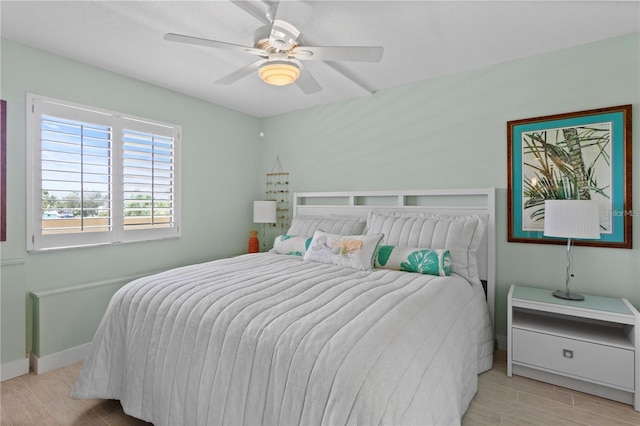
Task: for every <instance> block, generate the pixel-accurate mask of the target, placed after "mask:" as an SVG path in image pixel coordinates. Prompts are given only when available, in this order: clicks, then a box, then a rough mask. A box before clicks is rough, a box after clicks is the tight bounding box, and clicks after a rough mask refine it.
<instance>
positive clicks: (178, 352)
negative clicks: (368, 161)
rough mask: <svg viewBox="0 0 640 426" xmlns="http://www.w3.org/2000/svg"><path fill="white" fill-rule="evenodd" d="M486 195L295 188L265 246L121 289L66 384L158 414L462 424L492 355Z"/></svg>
mask: <svg viewBox="0 0 640 426" xmlns="http://www.w3.org/2000/svg"><path fill="white" fill-rule="evenodd" d="M494 204H495V195H494V189H493V188H489V189H485V188H482V189H469V190H447V191H439V190H429V191H367V192H331V193H296V194H294V197H293V206H292V207H293V209H292V210H293V213H294V218H293V221H292V224H291V227H290V228H289V230H288V231H287V232H286V234H284V236H279V237H278V238H276V239H275V242H274V248H273V249H272V250H271V251H270V252H267V253H259V254H247V255H240V256H236V257H232V258H228V259H220V260H216V261H212V262H207V263H202V264H197V265H190V266H185V267H181V268H177V269H173V270H169V271H166V272H162V273H159V274H156V275H153V276H149V277H145V278H141V279H138V280H135V281H133V282H131V283H129V284H127V285H125V286H123V287H122V288H121V289H120V290H119V291H118V292H117V293H116V294H115V295H114V296H113V298H112V300H111V302H110V304H109V307H108V308H107V311H106V313H105V315H104V318H103V320H102V322H101V324H100V326H99V329H98V331H97V333H96V335H95V338H94V340H93V343H92V345H91V349H90V351H89V354H88V356H87V358H86V360H85V362H84V364H83V367H82V371H81V373H80V376H79V378H78V380H77V383H76V385H75V388H74V390H73V397H74V398H103V399H117V400H120V402H121V404H122V407H123V409H124V411H125V412H126V413H127V414H129V415H131V416H134V417H137V418H140V419H142V420H145V421H149V422H152V423H153V424H154V425H157V426H160V425H218V424H225V425H258V424H268V425H275V424H285V425H295V424H330V425H339V424H366V425H370V424H425V425H426V424H432V425H450V424H459V423H460V421H461V418H462V416H463V414H464V412H465V411H466V409H467V407H468V405H469V403H470V401H471V399H472V398H473V396H474V394H475V392H476V390H477V376H478V374H480V373H482V372H483V371H486V370H488V369H490V368H491V366H492V360H493V358H492V357H493V355H492V354H493V345H494V342H493V329H492V317H493V300H494V282H495V278H494V275H495V254H494V253H495V237H494V235H495V207H494ZM416 259H418V260H421V262H419V261H417V260H416Z"/></svg>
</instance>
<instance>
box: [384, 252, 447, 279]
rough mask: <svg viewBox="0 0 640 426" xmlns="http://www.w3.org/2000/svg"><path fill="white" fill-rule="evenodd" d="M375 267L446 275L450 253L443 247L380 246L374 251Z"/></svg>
mask: <svg viewBox="0 0 640 426" xmlns="http://www.w3.org/2000/svg"><path fill="white" fill-rule="evenodd" d="M375 266H376V268H382V269H392V270H394V271H405V272H417V273H419V274H427V275H436V276H441V277H444V276H448V275H450V274H451V253H449V250H444V249H435V250H434V249H421V248H414V247H398V246H388V245H385V246H380V247H379V248H378V251H377V253H376V262H375Z"/></svg>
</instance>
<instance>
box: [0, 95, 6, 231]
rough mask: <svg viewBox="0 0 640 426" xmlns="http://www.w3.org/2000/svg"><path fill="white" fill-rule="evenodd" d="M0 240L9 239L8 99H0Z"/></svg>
mask: <svg viewBox="0 0 640 426" xmlns="http://www.w3.org/2000/svg"><path fill="white" fill-rule="evenodd" d="M0 120H1V121H2V124H1V126H2V127H1V128H0V197H1V198H0V241H6V240H7V101H3V100H0Z"/></svg>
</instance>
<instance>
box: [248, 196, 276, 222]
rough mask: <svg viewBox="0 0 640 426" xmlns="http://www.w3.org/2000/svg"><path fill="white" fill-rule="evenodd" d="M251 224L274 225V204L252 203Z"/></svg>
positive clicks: (268, 202)
mask: <svg viewBox="0 0 640 426" xmlns="http://www.w3.org/2000/svg"><path fill="white" fill-rule="evenodd" d="M253 223H276V202H275V201H254V202H253Z"/></svg>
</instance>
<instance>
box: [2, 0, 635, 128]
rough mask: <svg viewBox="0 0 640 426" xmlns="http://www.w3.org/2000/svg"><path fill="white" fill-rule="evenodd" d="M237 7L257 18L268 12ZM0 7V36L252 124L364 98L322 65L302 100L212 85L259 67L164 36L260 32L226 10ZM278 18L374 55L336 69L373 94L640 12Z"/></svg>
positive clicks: (624, 21) (497, 8)
mask: <svg viewBox="0 0 640 426" xmlns="http://www.w3.org/2000/svg"><path fill="white" fill-rule="evenodd" d="M283 1H284V0H283ZM246 3H248V7H250V8H253V9H254V10H256V11H266V9H267V4H266V3H268V2H267V1H264V2H261V1H251V2H246ZM0 8H1V9H0V15H1V24H2V27H1V34H2V38H5V39H9V40H13V41H15V42H18V43H22V44H25V45H28V46H32V47H36V48H39V49H43V50H46V51H49V52H52V53H55V54H58V55H61V56H64V57H67V58H71V59H74V60H77V61H80V62H84V63H87V64H90V65H94V66H97V67H100V68H104V69H107V70H110V71H113V72H116V73H120V74H123V75H126V76H130V77H133V78H136V79H139V80H142V81H145V82H148V83H152V84H155V85H158V86H161V87H165V88H168V89H171V90H174V91H177V92H181V93H184V94H187V95H190V96H194V97H196V98H200V99H204V100H206V101H209V102H212V103H215V104H218V105H222V106H225V107H228V108H231V109H234V110H237V111H241V112H244V113H247V114H250V115H253V116H258V117H260V116H270V115H275V114H281V113H285V112H289V111H294V110H299V109H303V108H308V107H311V106H315V105H322V104H327V103H331V102H336V101H340V100H344V99H349V98H354V97H359V96H370V94H369V93H368V92H367V91H366V90H364V89H363V88H361V87H360V86H358V85H356V84H354V83H353V82H351V81H350V80H348V79H347V78H345V77H344V76H343V75H342V74H340V73H339V72H337V71H336V70H334V69H333V68H331V67H329V66H328V65H326V64H324V63H322V62H309V61H307V62H305V65H307V68H308V69H309V70H310V72H312V74H313V76H314V77H315V78H316V80H317V81H318V82H319V83H320V85H321V86H322V87H323V90H322V91H320V92H318V93H315V94H311V95H305V94H303V93H302V92H301V91H300V89H299V88H298V87H297V86H296V85H290V86H284V87H274V86H268V85H266V84H264V83H263V82H262V81H261V80H260V79H259V78H258V76H257V75H255V74H252V75H249V76H248V77H245V78H243V79H241V80H239V81H237V82H236V83H234V84H232V85H229V86H222V85H216V84H214V81H215V80H217V79H218V78H220V77H222V76H225V75H227V74H229V73H231V72H233V71H234V70H236V69H238V68H240V67H242V66H244V65H247V64H249V63H251V62H253V61H255V60H256V59H257V58H256V57H255V56H252V55H250V54H247V53H244V52H235V51H230V50H224V49H213V48H207V47H201V46H191V45H186V44H181V43H173V42H169V41H165V40H163V35H164V34H165V33H167V32H174V33H181V34H187V35H192V36H196V37H202V38H209V39H214V40H219V41H225V42H229V43H234V44H241V45H248V46H253V41H254V40H253V32H254V30H255V29H257V28H258V27H260V26H262V25H264V23H263V22H261V21H260V20H259V19H258V18H257V17H255V16H252V15H251V14H249V13H247V11H245V10H243V9H242V8H241V7H238V6H237V5H236V4H234V3H232V2H230V1H222V0H217V1H7V0H2V2H1V3H0ZM281 13H282V15H280V14H281ZM278 17H279V18H281V19H282V18H286V20H288V21H289V22H291V23H292V24H294V25H295V26H297V27H298V29H300V31H301V32H302V36H303V37H304V41H305V43H306V44H307V45H316V46H344V45H378V46H383V47H384V56H383V58H382V61H381V62H379V63H356V62H341V63H339V66H341V67H342V68H343V69H345V70H346V71H348V72H350V73H352V74H354V75H356V76H357V77H358V78H359V79H360V80H361V81H362V82H363V83H364V84H365V85H367V86H369V87H370V88H371V89H372V90H373V91H375V90H381V89H385V88H389V87H394V86H399V85H402V84H407V83H411V82H416V81H422V80H428V79H431V78H434V77H437V76H441V75H446V74H450V73H456V72H460V71H464V70H469V69H474V68H480V67H484V66H488V65H491V64H496V63H500V62H505V61H509V60H513V59H516V58H520V57H526V56H531V55H536V54H541V53H545V52H549V51H554V50H559V49H562V48H566V47H572V46H577V45H580V44H585V43H590V42H593V41H596V40H601V39H606V38H610V37H615V36H619V35H623V34H629V33H634V32H639V31H640V2H638V1H582V2H581V1H496V2H491V1H315V2H314V1H305V2H300V1H285V2H283V3H281V5H280V7H279V9H278ZM550 72H552V71H550Z"/></svg>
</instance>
